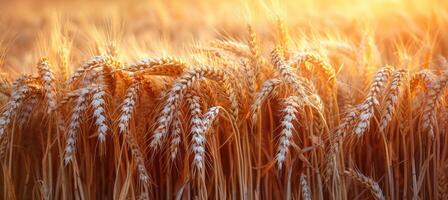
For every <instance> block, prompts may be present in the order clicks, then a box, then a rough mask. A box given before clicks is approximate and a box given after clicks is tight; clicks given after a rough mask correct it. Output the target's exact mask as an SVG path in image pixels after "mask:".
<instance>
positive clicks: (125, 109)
mask: <svg viewBox="0 0 448 200" xmlns="http://www.w3.org/2000/svg"><path fill="white" fill-rule="evenodd" d="M140 87H141V85H140V81H139V80H137V79H133V80H132V83H131V85H130V86H129V87H128V89H127V90H126V97H125V99H124V100H123V103H122V106H121V114H120V117H119V118H118V128H119V132H120V133H121V134H124V133H126V132H127V131H128V129H129V122H130V120H131V118H132V114H133V113H134V111H135V108H136V106H137V100H138V96H139V93H140Z"/></svg>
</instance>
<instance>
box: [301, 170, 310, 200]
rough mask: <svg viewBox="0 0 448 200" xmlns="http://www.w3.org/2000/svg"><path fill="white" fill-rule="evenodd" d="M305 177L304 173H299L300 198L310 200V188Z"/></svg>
mask: <svg viewBox="0 0 448 200" xmlns="http://www.w3.org/2000/svg"><path fill="white" fill-rule="evenodd" d="M306 179H307V177H306V175H305V174H304V173H302V174H301V175H300V186H301V188H302V198H303V199H304V200H311V189H310V186H309V185H308V181H307V180H306Z"/></svg>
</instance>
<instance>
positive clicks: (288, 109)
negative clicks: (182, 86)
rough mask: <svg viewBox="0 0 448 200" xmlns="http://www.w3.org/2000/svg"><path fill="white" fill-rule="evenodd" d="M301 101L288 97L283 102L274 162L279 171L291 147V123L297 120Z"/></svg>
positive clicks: (292, 127) (292, 128)
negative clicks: (280, 128)
mask: <svg viewBox="0 0 448 200" xmlns="http://www.w3.org/2000/svg"><path fill="white" fill-rule="evenodd" d="M300 102H301V100H300V99H299V98H298V97H296V96H290V97H288V98H286V99H285V100H284V101H283V106H284V108H283V110H282V112H283V113H284V114H283V117H282V119H281V127H282V130H281V133H280V139H279V144H278V147H277V155H276V156H275V160H276V161H277V166H278V168H279V169H281V168H282V165H283V163H284V162H285V160H286V154H287V152H288V148H289V146H290V145H291V142H292V141H291V137H292V134H293V131H294V125H293V121H294V120H296V119H297V117H296V114H297V112H298V109H299V107H300V106H301V103H300Z"/></svg>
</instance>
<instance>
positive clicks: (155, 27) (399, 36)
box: [0, 0, 448, 73]
mask: <svg viewBox="0 0 448 200" xmlns="http://www.w3.org/2000/svg"><path fill="white" fill-rule="evenodd" d="M447 10H448V3H447V1H444V0H427V1H426V0H421V1H417V0H372V1H362V0H358V1H352V0H318V1H315V0H300V1H298V0H297V1H296V0H291V1H261V0H254V1H249V0H248V1H242V0H226V1H217V0H185V1H174V0H168V1H164V0H152V1H137V0H131V1H56V0H55V1H51V0H46V1H25V0H19V1H8V0H1V1H0V30H2V31H1V32H0V48H1V54H0V55H1V62H2V63H1V67H2V70H4V71H7V72H11V73H17V72H27V71H30V70H33V67H30V65H33V64H34V62H35V60H37V59H38V58H39V57H41V56H51V54H57V51H58V48H59V46H61V43H65V45H69V46H70V55H71V57H70V58H71V60H72V61H74V63H77V61H79V60H80V59H85V58H86V57H88V56H91V55H93V54H98V53H101V49H102V47H104V46H105V45H107V44H108V43H113V44H114V45H115V46H116V47H117V50H118V51H120V55H121V57H122V58H123V59H124V60H126V59H128V58H134V59H137V58H140V57H144V56H147V55H151V54H158V55H160V54H171V55H172V54H180V53H185V52H188V51H189V49H190V48H191V47H192V46H194V45H198V44H200V43H202V42H207V41H210V40H213V39H217V38H219V39H222V38H232V39H235V40H240V39H241V38H244V37H245V36H246V24H247V23H251V24H252V25H253V26H254V27H255V28H256V31H257V32H258V33H259V34H260V35H261V37H262V38H263V41H262V42H263V43H265V44H269V43H270V42H271V41H270V39H269V38H272V33H273V31H272V30H273V26H274V24H275V23H274V22H275V19H276V18H278V17H280V18H283V19H284V20H285V22H286V24H287V25H288V28H289V29H290V31H291V35H292V39H293V40H294V41H295V43H296V45H297V46H301V45H302V46H303V45H306V44H305V43H307V42H309V41H311V40H313V38H314V39H316V38H320V39H321V41H322V39H325V38H327V39H328V40H331V41H344V42H347V43H357V42H359V41H360V40H361V38H362V37H363V35H365V34H372V35H373V36H374V38H375V40H376V41H377V43H378V44H380V45H383V46H380V47H379V49H380V50H381V51H383V55H395V54H397V53H400V52H397V48H396V47H397V46H401V47H404V49H408V50H409V51H417V50H418V49H421V48H422V45H421V44H425V46H427V47H426V48H428V49H431V54H432V53H434V52H433V51H437V52H440V53H446V51H447V50H446V49H443V48H444V47H445V48H446V47H448V45H447V44H446V43H447V39H446V37H443V36H444V33H445V32H446V27H447V21H448V20H447V19H448V12H447ZM397 26H399V27H397ZM313 41H316V40H313ZM401 47H400V48H401ZM401 49H403V48H401ZM384 51H389V52H384ZM380 53H381V52H380ZM383 59H385V60H386V61H391V62H394V61H393V60H390V59H392V58H387V57H386V58H383ZM388 59H389V60H388Z"/></svg>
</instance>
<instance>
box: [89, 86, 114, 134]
mask: <svg viewBox="0 0 448 200" xmlns="http://www.w3.org/2000/svg"><path fill="white" fill-rule="evenodd" d="M104 95H106V91H105V89H104V86H103V85H96V86H95V87H94V88H93V89H92V100H91V102H90V105H91V106H92V108H93V117H94V118H95V125H96V126H97V132H98V140H99V141H100V142H104V141H106V133H107V130H108V129H109V128H108V126H107V125H106V116H105V114H104V104H105V99H104Z"/></svg>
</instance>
